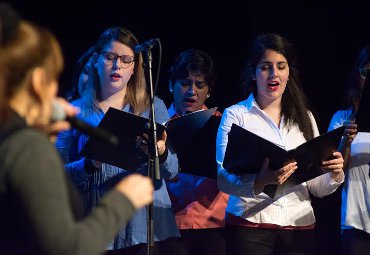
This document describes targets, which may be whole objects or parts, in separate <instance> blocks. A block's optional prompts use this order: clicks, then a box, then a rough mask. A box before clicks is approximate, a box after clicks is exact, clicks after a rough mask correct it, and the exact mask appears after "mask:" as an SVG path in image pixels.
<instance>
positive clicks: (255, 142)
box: [223, 124, 345, 197]
mask: <svg viewBox="0 0 370 255" xmlns="http://www.w3.org/2000/svg"><path fill="white" fill-rule="evenodd" d="M344 128H345V127H344V126H342V127H339V128H337V129H334V130H332V131H330V132H327V133H325V134H322V135H320V136H318V137H315V138H314V139H312V140H310V141H307V142H305V143H303V144H301V145H300V146H298V147H297V148H295V149H292V150H289V151H286V150H285V149H283V148H281V147H280V146H278V145H276V144H274V143H272V142H270V141H268V140H266V139H264V138H262V137H260V136H258V135H256V134H254V133H252V132H250V131H248V130H246V129H244V128H242V127H239V126H238V125H235V124H233V125H232V127H231V130H230V132H229V140H228V144H227V148H226V152H225V159H224V162H223V166H224V168H225V169H227V170H228V171H229V172H232V173H235V174H241V173H249V174H253V173H259V171H260V169H261V167H262V164H263V162H264V160H265V158H269V159H270V165H269V167H270V168H271V169H279V168H281V167H282V166H284V165H286V163H288V162H289V161H297V165H298V169H297V170H296V171H295V172H294V173H293V174H292V175H291V176H290V177H289V178H288V179H287V180H286V182H285V183H284V184H282V185H267V186H266V187H265V189H264V192H265V193H266V194H267V195H269V196H270V197H274V196H275V195H278V194H281V193H282V192H283V189H284V188H288V187H291V186H295V185H299V184H301V183H302V182H305V181H308V180H311V179H313V178H315V177H317V176H319V175H322V174H323V172H322V170H321V168H320V166H321V162H322V161H324V160H328V159H330V158H331V157H332V153H333V152H334V151H336V150H337V149H338V146H339V143H340V140H341V138H342V135H343V132H344Z"/></svg>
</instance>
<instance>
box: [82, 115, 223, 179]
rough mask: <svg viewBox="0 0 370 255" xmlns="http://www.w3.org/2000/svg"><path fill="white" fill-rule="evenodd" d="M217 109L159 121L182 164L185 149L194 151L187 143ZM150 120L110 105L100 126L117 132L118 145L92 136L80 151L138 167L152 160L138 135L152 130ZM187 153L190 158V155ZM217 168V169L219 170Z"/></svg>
mask: <svg viewBox="0 0 370 255" xmlns="http://www.w3.org/2000/svg"><path fill="white" fill-rule="evenodd" d="M216 109H217V108H211V109H208V110H205V111H197V112H193V113H190V114H187V115H184V116H181V117H178V118H174V119H171V120H169V121H167V122H166V123H163V124H159V123H156V126H157V136H158V137H159V136H161V135H162V133H163V132H164V130H166V132H167V146H168V147H169V148H170V149H173V150H174V151H175V152H176V153H179V154H178V158H179V164H180V161H181V160H180V158H181V155H182V153H184V154H185V153H186V152H188V153H194V152H192V151H188V150H187V146H188V145H189V143H191V141H193V139H192V138H193V137H194V136H196V135H197V134H198V133H199V132H200V131H201V130H202V128H203V127H204V126H205V125H206V123H207V122H208V120H209V119H210V117H211V116H212V114H213V113H214V112H215V111H216ZM147 124H148V119H147V118H144V117H140V116H137V115H134V114H131V113H128V112H124V111H121V110H117V109H114V108H109V109H108V111H107V113H106V114H105V115H104V117H103V119H102V120H101V121H100V123H99V125H98V127H99V128H103V129H104V130H107V131H108V132H110V133H111V134H112V135H115V136H117V137H118V139H119V144H118V146H115V147H114V146H110V145H107V144H104V143H102V142H101V141H99V140H98V139H96V138H94V137H90V138H89V140H88V141H87V143H86V144H85V146H84V147H83V149H82V150H81V152H80V153H81V155H82V156H84V157H87V158H90V159H93V160H97V161H100V162H104V163H108V164H111V165H114V166H117V167H121V168H123V169H126V170H130V171H134V170H136V169H138V168H139V167H140V166H142V165H144V164H145V163H146V162H147V161H148V156H146V155H145V154H144V153H143V152H142V150H141V149H140V148H138V147H137V145H136V137H137V136H141V135H142V134H143V133H147V132H148V130H147ZM217 127H218V126H217ZM214 139H215V137H214ZM184 157H185V158H186V157H187V155H185V156H184ZM213 161H215V157H213ZM180 167H181V164H180ZM186 168H187V167H186ZM214 171H215V172H216V170H214Z"/></svg>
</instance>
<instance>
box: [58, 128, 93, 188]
mask: <svg viewBox="0 0 370 255" xmlns="http://www.w3.org/2000/svg"><path fill="white" fill-rule="evenodd" d="M55 146H56V148H57V150H58V152H59V154H60V155H61V157H62V159H63V162H64V169H65V171H66V172H67V173H68V175H69V176H70V177H71V179H72V180H73V182H74V183H75V184H76V185H80V184H82V183H84V182H86V181H87V179H88V177H89V174H88V173H87V172H86V171H85V166H84V160H85V158H82V157H81V156H79V153H78V133H77V132H76V131H75V130H73V129H70V130H66V131H63V132H60V133H59V134H58V137H57V140H56V143H55Z"/></svg>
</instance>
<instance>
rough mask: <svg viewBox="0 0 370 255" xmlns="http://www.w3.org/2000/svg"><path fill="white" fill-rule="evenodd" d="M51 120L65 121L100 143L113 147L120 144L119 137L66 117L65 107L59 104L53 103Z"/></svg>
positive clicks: (79, 120) (74, 118) (76, 119)
mask: <svg viewBox="0 0 370 255" xmlns="http://www.w3.org/2000/svg"><path fill="white" fill-rule="evenodd" d="M51 119H52V120H53V121H60V120H65V121H68V122H69V123H70V124H71V126H72V127H73V128H75V129H77V130H79V131H80V132H82V133H84V134H87V135H88V136H90V137H95V138H97V139H99V140H100V141H102V142H104V143H107V144H109V145H112V146H117V145H118V143H119V139H118V137H117V136H115V135H113V134H110V133H109V132H107V131H105V130H104V129H102V128H99V127H94V126H92V125H90V124H88V123H87V122H85V121H83V120H81V119H78V118H76V117H69V116H67V115H66V113H65V111H64V109H63V107H62V106H61V105H60V104H59V103H58V102H57V101H54V102H53V108H52V114H51Z"/></svg>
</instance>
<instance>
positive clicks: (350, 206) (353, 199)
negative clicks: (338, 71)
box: [328, 45, 370, 255]
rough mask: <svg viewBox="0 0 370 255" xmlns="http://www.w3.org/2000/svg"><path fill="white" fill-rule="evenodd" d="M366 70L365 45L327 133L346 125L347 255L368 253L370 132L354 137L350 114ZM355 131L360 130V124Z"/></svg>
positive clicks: (369, 64)
mask: <svg viewBox="0 0 370 255" xmlns="http://www.w3.org/2000/svg"><path fill="white" fill-rule="evenodd" d="M369 69H370V45H367V46H365V47H364V48H362V49H361V51H360V53H359V55H358V56H357V60H356V63H355V65H354V67H353V69H352V72H351V73H350V77H349V78H350V79H349V83H348V85H349V86H348V92H347V93H346V94H347V97H346V100H345V104H344V107H343V109H342V110H339V111H337V112H336V113H335V114H334V115H333V117H332V120H331V122H330V125H329V129H328V130H329V131H330V130H333V129H335V128H337V127H340V126H342V125H346V126H347V130H348V131H347V133H348V135H347V136H345V139H343V146H342V154H343V157H344V159H345V166H346V167H345V169H344V170H345V172H346V178H345V182H344V186H343V190H342V209H341V229H342V233H341V246H342V247H341V252H342V254H347V255H351V254H367V253H368V252H369V250H370V177H369V162H370V132H359V133H357V125H356V124H354V123H353V119H354V117H355V116H353V110H354V109H357V108H358V106H359V103H360V97H361V91H362V90H363V86H364V85H365V81H366V75H367V72H368V70H369ZM364 97H365V95H362V100H364ZM366 97H367V96H366ZM361 110H363V109H359V111H361ZM358 129H359V130H360V131H361V130H363V129H362V127H361V123H358ZM356 133H357V135H356Z"/></svg>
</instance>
